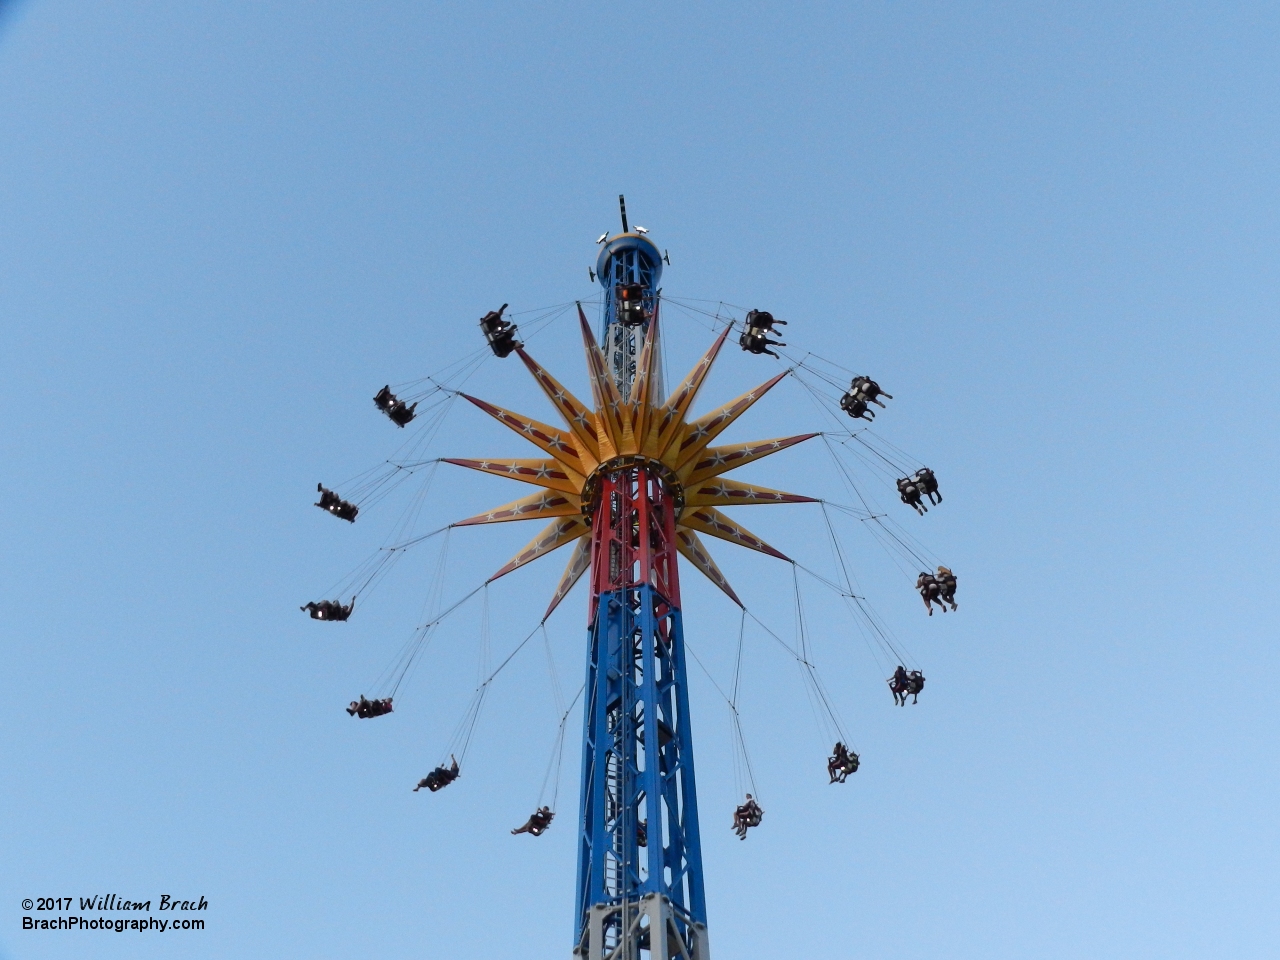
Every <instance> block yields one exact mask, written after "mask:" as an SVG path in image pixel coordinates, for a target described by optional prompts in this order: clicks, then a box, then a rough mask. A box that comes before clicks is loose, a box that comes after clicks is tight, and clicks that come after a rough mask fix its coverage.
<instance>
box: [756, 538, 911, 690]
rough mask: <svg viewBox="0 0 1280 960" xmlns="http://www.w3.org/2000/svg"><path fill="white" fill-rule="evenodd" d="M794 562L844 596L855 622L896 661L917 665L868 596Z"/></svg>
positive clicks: (875, 657) (879, 662)
mask: <svg viewBox="0 0 1280 960" xmlns="http://www.w3.org/2000/svg"><path fill="white" fill-rule="evenodd" d="M792 564H793V566H794V567H795V568H796V569H799V570H803V571H804V572H805V573H807V574H808V575H809V576H811V577H813V578H814V579H815V580H817V581H818V582H819V583H820V584H822V585H823V586H824V587H826V588H828V589H829V590H831V591H832V592H833V593H835V594H836V595H837V596H839V597H842V598H843V599H844V602H845V605H846V606H848V607H849V612H850V614H852V615H853V619H854V622H855V623H857V624H858V625H859V629H860V630H864V627H869V628H870V629H871V632H872V634H873V635H874V637H875V639H876V642H877V643H878V644H880V645H881V647H882V648H883V650H884V651H885V652H886V653H888V654H889V655H890V656H892V657H893V658H894V659H895V662H897V663H902V664H906V665H908V666H913V667H914V666H916V662H915V659H914V658H913V657H912V656H911V655H910V654H908V653H907V652H906V651H905V649H904V648H903V647H902V645H901V642H900V641H896V640H895V639H894V638H893V636H892V633H891V631H890V630H889V628H888V626H887V625H886V624H885V623H884V622H883V621H882V620H881V619H880V617H879V616H878V615H877V614H876V613H875V611H874V610H873V609H872V608H871V606H870V604H869V603H868V602H867V598H866V597H863V596H859V595H858V594H854V593H846V592H845V590H844V588H843V587H841V586H840V585H839V584H838V583H835V582H834V581H831V580H829V579H827V578H826V577H824V576H822V574H820V573H818V572H816V571H814V570H810V569H809V568H808V567H806V566H805V565H804V564H802V563H795V562H794V561H793V562H792ZM855 607H856V610H855ZM766 629H767V628H766ZM864 639H865V632H864ZM868 649H871V648H868ZM871 654H872V657H873V659H875V660H876V663H877V664H878V665H879V666H881V667H883V666H884V663H883V662H882V661H881V659H880V657H879V656H877V655H876V653H875V651H874V649H871Z"/></svg>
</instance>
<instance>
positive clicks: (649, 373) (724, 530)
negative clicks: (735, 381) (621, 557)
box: [447, 306, 817, 619]
mask: <svg viewBox="0 0 1280 960" xmlns="http://www.w3.org/2000/svg"><path fill="white" fill-rule="evenodd" d="M578 320H579V322H580V324H581V326H582V342H583V346H584V347H585V348H586V354H587V370H588V373H589V375H590V379H591V393H592V399H593V401H594V405H593V407H590V408H589V407H587V405H586V404H584V403H582V401H580V400H579V399H578V398H577V397H575V396H574V395H573V394H572V393H570V392H569V391H568V390H566V389H565V388H564V386H563V385H562V384H561V383H560V382H559V381H558V380H556V378H555V377H553V376H552V375H551V374H550V373H548V372H547V371H546V369H544V368H543V367H542V365H541V364H539V363H538V362H537V361H536V360H534V359H533V358H532V357H531V356H529V354H528V353H526V352H525V350H524V348H523V347H519V348H517V351H516V352H517V353H518V354H519V355H520V359H521V360H523V361H524V365H525V366H526V367H528V368H529V372H530V373H532V374H533V377H534V379H535V380H537V381H538V385H539V386H540V387H542V390H543V392H544V393H545V394H546V395H547V398H548V399H549V400H550V401H551V404H552V405H553V406H554V407H555V408H556V412H557V413H559V414H560V417H561V419H563V420H564V423H565V427H566V429H564V430H560V429H557V428H555V427H552V426H549V425H547V424H545V423H540V422H538V421H537V420H532V419H530V418H529V417H525V416H522V415H520V414H518V413H513V412H512V411H510V410H504V409H503V408H502V407H496V406H494V405H493V404H491V403H486V402H485V401H483V400H478V399H476V398H475V397H471V396H467V394H463V396H464V397H466V398H467V399H468V400H470V401H471V402H472V403H474V404H475V405H476V406H477V407H479V408H480V409H481V410H483V411H484V412H485V413H487V414H489V415H490V416H491V417H493V418H494V419H495V420H498V421H499V422H501V423H503V424H506V425H507V426H508V427H510V428H511V429H512V430H514V431H515V432H516V433H518V434H520V435H521V436H523V437H525V439H527V440H529V441H530V442H531V443H533V444H534V445H535V446H538V447H540V448H541V449H542V450H543V452H544V453H546V454H548V455H549V456H550V458H551V459H535V460H527V459H525V460H513V459H505V458H502V459H498V458H495V459H489V460H459V459H448V458H447V462H448V463H456V464H458V465H459V466H462V467H470V468H471V469H472V470H480V471H482V472H484V473H492V474H496V475H498V476H501V477H510V478H512V479H514V480H523V481H524V482H525V483H531V484H533V485H535V486H538V487H542V488H543V489H542V491H541V492H540V493H535V494H533V495H532V496H528V497H523V498H522V499H520V500H514V501H512V502H511V503H508V504H505V505H504V506H501V507H495V508H494V509H492V510H488V511H486V512H484V513H482V514H479V515H477V516H474V517H471V518H469V519H467V520H461V521H459V522H458V523H456V524H455V526H468V525H471V524H479V523H501V522H503V521H507V520H532V519H534V518H535V517H542V518H552V519H551V523H550V524H549V525H548V526H547V527H546V528H545V529H544V530H543V531H542V532H541V533H539V534H538V535H537V536H536V537H534V538H533V540H531V541H530V542H529V543H528V544H527V545H526V546H525V548H524V549H523V550H521V551H520V552H519V553H518V554H516V556H515V557H514V558H512V560H511V561H510V562H509V563H508V564H507V565H506V566H504V567H503V568H502V569H501V570H499V571H498V572H497V573H495V574H494V575H493V577H492V578H491V579H495V580H496V579H497V578H498V577H501V576H502V575H503V574H507V573H510V572H511V571H512V570H515V569H516V568H517V567H522V566H524V565H525V564H526V563H529V562H530V561H531V560H536V559H538V558H539V557H541V556H544V555H545V554H548V553H550V552H551V551H552V550H556V549H558V548H560V547H563V546H565V545H566V544H570V543H574V544H576V546H575V547H574V551H573V555H572V556H571V557H570V559H569V564H568V566H567V567H566V568H565V571H564V575H563V576H562V577H561V578H560V584H559V586H558V587H557V588H556V592H555V596H554V597H553V598H552V600H551V605H550V606H549V607H548V608H547V615H548V616H549V615H550V614H551V611H552V610H554V609H555V608H556V605H557V604H558V603H559V602H560V601H561V600H562V599H563V598H564V596H565V594H567V593H568V592H569V590H570V589H572V587H573V585H574V584H575V583H577V581H578V579H579V578H580V577H581V576H582V574H583V573H585V572H586V570H587V567H588V566H590V563H591V521H590V519H589V517H588V516H587V515H586V514H584V512H583V496H584V494H585V493H586V491H585V490H584V488H586V487H587V478H588V477H590V476H591V475H592V473H593V472H595V471H596V470H597V469H598V468H599V467H601V465H606V468H607V465H608V464H609V462H610V461H613V460H616V459H618V458H624V457H625V458H630V457H637V456H638V457H644V458H646V459H649V460H656V461H658V462H660V463H662V464H663V465H664V466H665V467H666V468H667V469H668V470H669V471H670V473H669V475H668V480H669V482H672V481H671V478H674V481H673V482H677V483H679V484H680V486H681V487H682V488H683V492H684V508H683V509H682V510H681V511H680V514H679V516H678V517H677V518H676V539H677V541H678V542H677V548H678V549H679V551H680V553H681V554H682V555H683V556H684V557H685V559H686V560H688V561H689V562H690V563H692V564H693V565H694V566H695V567H697V568H698V570H700V571H701V572H702V573H703V574H704V575H706V577H707V578H708V579H710V580H711V582H712V583H714V584H715V585H716V586H717V587H719V588H720V589H721V590H723V591H724V592H725V593H726V594H727V595H728V596H729V598H730V599H732V600H733V602H734V603H737V604H738V605H739V606H741V605H742V602H741V601H740V600H739V599H738V597H737V595H736V594H735V593H734V592H733V588H732V587H730V586H729V583H728V581H727V580H725V578H724V574H722V573H721V572H720V568H719V567H717V566H716V564H715V561H714V560H712V559H711V555H710V554H709V553H708V552H707V550H706V548H705V547H704V546H703V543H702V540H701V538H700V537H699V536H698V534H700V533H705V534H707V535H708V536H712V537H719V538H720V539H721V540H727V541H729V542H730V543H736V544H738V545H739V546H743V547H749V548H750V549H752V550H758V551H760V552H761V553H767V554H769V555H770V556H774V557H778V558H780V559H783V560H786V559H788V558H787V557H785V556H783V554H781V553H779V552H778V551H777V550H775V549H774V548H773V547H771V546H769V545H768V544H767V543H765V542H764V541H763V540H761V539H760V538H759V537H757V536H756V535H755V534H753V533H752V532H751V531H750V530H748V529H746V528H745V527H743V526H742V525H741V524H739V523H737V522H735V521H734V520H731V519H730V518H729V517H727V516H725V515H724V514H723V513H721V512H720V511H719V510H717V509H716V508H717V507H722V506H734V505H737V504H749V503H813V502H815V501H814V499H813V498H812V497H802V496H798V495H797V494H793V493H784V492H782V491H781V490H771V489H769V488H768V487H758V486H755V485H753V484H749V483H740V482H737V481H734V480H726V479H724V478H723V475H724V474H726V473H728V472H729V471H730V470H735V469H737V468H738V467H740V466H742V465H744V464H747V463H751V462H752V461H753V460H759V459H760V458H761V457H767V456H769V454H771V453H776V452H777V451H779V450H785V449H786V448H787V447H790V446H792V445H794V444H797V443H800V442H801V441H803V440H808V439H809V438H810V437H815V436H817V434H816V433H804V434H801V435H799V436H796V437H780V438H778V439H775V440H759V441H756V442H754V443H736V444H730V445H728V446H720V447H713V446H711V443H712V441H713V440H715V438H716V437H718V436H719V435H720V434H721V433H723V432H724V430H725V429H726V428H727V427H728V426H729V425H730V424H731V423H733V421H734V420H736V419H738V417H740V416H741V415H742V414H743V413H744V412H745V411H746V410H747V408H748V407H750V406H751V405H752V404H753V403H755V402H756V401H757V400H759V399H760V398H761V397H763V396H764V395H765V394H766V393H768V392H769V390H771V389H772V388H773V386H774V385H775V384H776V383H777V382H778V381H779V380H781V379H782V378H783V377H785V376H786V373H785V372H783V373H780V374H778V375H777V376H776V377H774V378H773V379H771V380H767V381H765V382H764V383H762V384H761V385H760V386H758V387H756V388H755V389H754V390H752V391H750V392H748V393H744V394H743V395H742V396H740V397H738V398H737V399H736V400H731V401H730V402H728V403H726V404H725V405H724V406H722V407H719V408H717V409H715V410H712V411H711V412H710V413H708V414H707V415H706V416H703V417H699V418H698V419H697V420H694V421H693V422H688V421H687V420H686V419H685V418H686V415H687V414H688V412H689V408H690V407H691V406H692V405H693V401H694V398H695V397H696V396H697V395H698V391H699V389H701V387H702V384H703V381H704V380H706V377H707V374H708V373H709V372H710V370H711V365H712V363H714V362H715V359H716V356H717V354H719V352H720V348H721V347H722V346H723V345H724V341H725V337H726V336H728V333H729V328H725V330H724V331H723V332H722V333H721V334H720V336H719V337H717V338H716V341H715V342H714V343H713V344H711V347H710V349H708V350H707V352H706V354H704V355H703V357H702V359H701V360H699V361H698V363H697V364H696V365H695V366H694V368H693V369H692V370H691V371H689V375H688V376H687V377H685V378H684V380H683V381H682V382H681V383H680V385H679V386H678V387H676V389H675V390H674V391H673V392H672V394H671V396H670V397H668V398H667V400H666V402H665V403H662V404H660V405H658V404H655V402H654V399H653V396H652V394H653V385H654V382H655V370H656V365H657V363H658V351H657V349H656V344H657V341H658V319H657V317H656V316H655V317H654V318H653V320H651V321H650V323H649V330H648V334H647V336H646V337H645V342H644V345H643V347H642V348H641V350H640V356H639V359H638V360H637V363H636V379H635V383H634V385H633V386H632V389H631V397H630V399H627V400H624V399H623V398H622V395H621V394H620V393H619V391H618V387H617V385H616V384H615V383H614V381H613V379H612V378H611V377H610V376H609V372H608V370H607V368H606V366H605V358H604V354H603V353H602V352H601V350H600V347H599V346H598V345H597V343H596V340H595V337H594V336H593V335H592V333H591V326H590V324H588V323H587V318H586V315H585V314H584V313H583V312H582V307H581V306H579V307H578ZM588 512H589V511H588ZM544 619H545V617H544Z"/></svg>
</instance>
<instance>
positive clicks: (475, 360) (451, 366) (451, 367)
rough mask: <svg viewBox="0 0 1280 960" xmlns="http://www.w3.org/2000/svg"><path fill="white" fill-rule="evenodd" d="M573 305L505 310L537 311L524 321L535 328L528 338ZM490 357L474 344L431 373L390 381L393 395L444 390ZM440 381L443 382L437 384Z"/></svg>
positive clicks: (486, 348) (485, 349) (489, 352)
mask: <svg viewBox="0 0 1280 960" xmlns="http://www.w3.org/2000/svg"><path fill="white" fill-rule="evenodd" d="M573 304H574V301H570V302H568V303H557V304H552V305H551V306H548V307H533V308H531V309H529V310H518V311H515V312H513V313H509V314H507V316H508V317H521V316H526V315H527V314H530V313H536V314H539V316H537V317H535V318H534V319H533V320H531V321H529V323H528V326H530V327H535V328H536V329H533V330H531V331H530V332H529V334H528V335H529V337H530V338H532V337H534V336H536V335H537V334H538V333H541V332H542V331H543V330H544V329H546V327H548V326H550V325H551V324H552V323H554V322H555V321H556V320H558V319H559V318H560V317H562V316H563V315H564V314H565V313H567V312H568V310H569V308H571V307H572V306H573ZM491 356H493V350H492V349H490V347H489V346H488V345H487V344H486V345H485V346H482V347H477V348H476V349H475V350H473V351H471V352H470V353H468V354H464V355H463V356H462V357H459V358H458V359H457V360H454V361H451V362H450V363H448V364H446V365H445V366H443V367H441V368H440V369H439V370H437V371H435V372H434V373H430V374H428V375H427V376H425V377H418V378H417V379H416V380H405V381H401V382H399V383H393V384H390V386H392V387H394V388H395V390H394V392H395V393H396V394H400V393H402V392H403V391H405V390H410V389H412V388H413V387H416V386H418V385H419V384H422V383H430V384H431V385H432V386H431V387H430V388H428V389H427V390H425V391H423V392H422V393H420V394H406V395H405V396H404V397H403V398H402V399H405V400H410V401H412V400H415V399H419V398H425V397H427V396H430V395H431V393H433V392H434V391H435V390H436V389H448V388H447V386H445V385H444V384H448V383H449V382H451V381H457V380H461V382H465V381H466V380H468V379H470V378H471V376H472V374H474V373H475V371H476V369H478V368H479V367H480V366H482V365H483V364H484V362H485V361H487V360H488V359H489V357H491ZM464 371H465V372H464ZM440 381H444V384H441V382H440Z"/></svg>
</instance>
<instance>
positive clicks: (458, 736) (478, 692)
mask: <svg viewBox="0 0 1280 960" xmlns="http://www.w3.org/2000/svg"><path fill="white" fill-rule="evenodd" d="M487 586H488V583H487V582H486V583H485V584H484V585H483V586H481V587H477V588H476V590H475V591H473V594H474V593H476V592H479V591H480V590H482V589H484V587H487ZM541 626H542V624H541V623H540V624H538V626H536V627H534V628H533V629H532V630H530V631H529V633H528V635H527V636H526V637H525V638H524V639H523V640H521V641H520V642H519V643H518V644H516V648H515V649H514V650H512V651H511V652H510V653H509V654H507V656H506V659H504V660H503V661H502V662H501V663H500V664H498V666H497V668H496V669H495V670H494V671H493V672H492V673H490V674H489V675H488V676H487V677H485V679H484V680H482V681H480V682H479V683H478V684H477V685H476V689H475V692H474V693H472V695H471V703H470V705H469V706H468V707H467V712H466V713H465V714H463V717H462V720H461V721H459V723H458V726H457V727H456V728H455V730H454V733H453V738H452V739H451V740H450V741H449V746H450V751H451V752H453V753H457V752H458V745H459V744H461V750H462V753H461V755H462V756H465V755H466V750H467V747H469V746H470V744H471V737H472V734H473V733H474V732H475V727H476V723H477V722H478V721H479V719H480V710H481V708H482V707H483V706H484V700H485V696H486V695H487V694H488V692H489V687H490V686H491V685H492V684H493V681H494V679H495V678H496V677H497V676H498V674H500V673H501V672H502V671H503V669H504V668H505V667H506V666H507V664H509V663H510V662H511V661H512V660H513V659H514V658H515V655H516V654H517V653H519V652H520V651H521V650H523V649H524V646H525V644H527V643H528V642H529V641H530V640H532V639H533V636H534V634H536V633H537V632H538V630H539V629H540V628H541ZM459 762H461V760H459Z"/></svg>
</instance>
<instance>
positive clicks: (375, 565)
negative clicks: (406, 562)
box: [323, 524, 453, 596]
mask: <svg viewBox="0 0 1280 960" xmlns="http://www.w3.org/2000/svg"><path fill="white" fill-rule="evenodd" d="M452 526H453V525H452V524H450V525H449V526H446V527H441V528H440V529H438V530H432V531H431V532H430V533H424V534H422V535H421V536H418V537H414V538H413V539H411V540H406V541H404V542H403V543H398V544H392V545H391V546H384V547H379V548H378V549H377V550H376V551H375V552H374V553H373V554H372V555H371V556H369V557H367V558H366V559H365V560H363V561H362V562H361V563H360V564H359V565H358V566H357V567H356V568H355V569H354V570H352V571H351V572H350V573H348V574H346V575H345V576H343V577H342V578H341V579H339V580H337V581H336V582H335V583H334V584H332V585H331V586H330V587H329V588H328V589H326V590H325V591H324V593H323V595H325V596H346V594H347V591H348V590H353V588H354V590H353V592H354V595H355V596H360V595H361V594H364V593H367V592H371V591H372V589H373V586H374V585H375V584H376V583H377V582H380V581H381V579H382V577H384V576H386V574H387V572H388V570H389V568H390V564H391V563H392V562H393V561H394V560H395V559H396V558H397V557H398V556H400V555H401V554H402V553H404V552H405V551H407V550H408V549H409V548H410V547H413V546H416V545H417V544H419V543H423V542H425V541H427V540H430V539H432V538H433V537H437V536H439V535H440V534H442V533H445V532H446V531H448V530H449V529H450V528H451V527H452Z"/></svg>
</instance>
